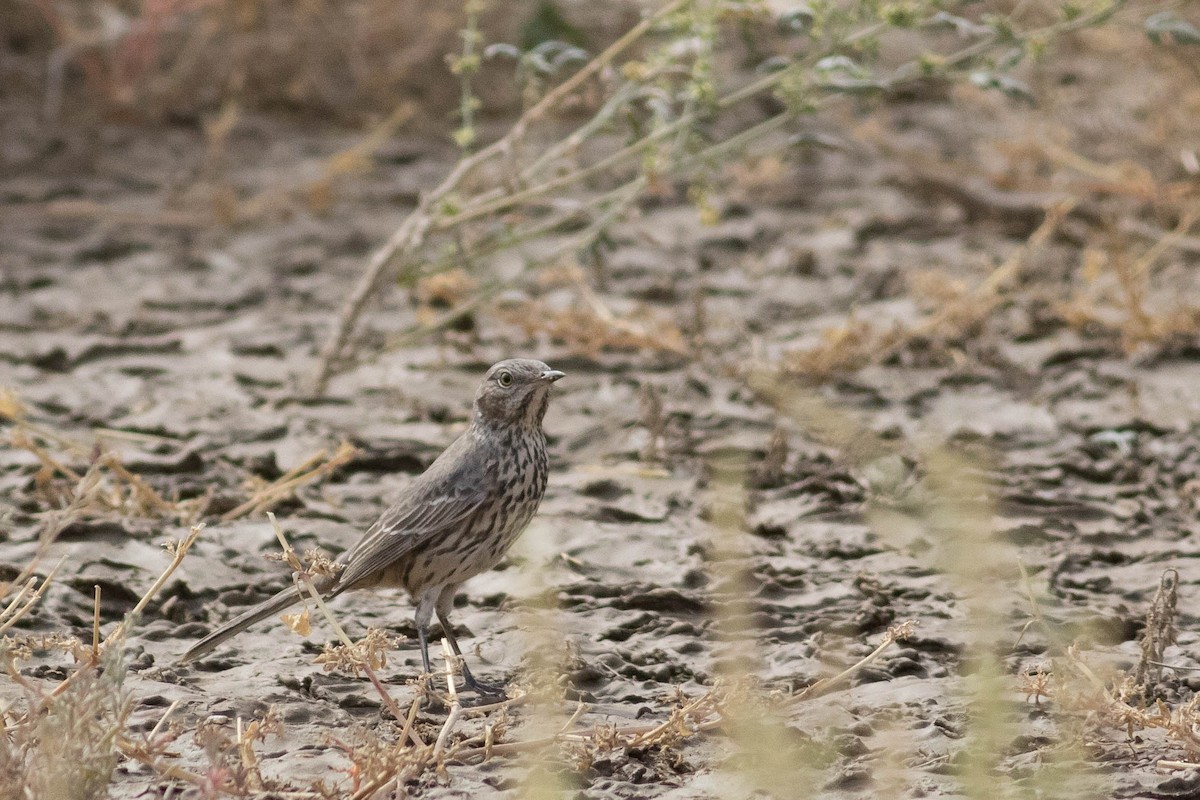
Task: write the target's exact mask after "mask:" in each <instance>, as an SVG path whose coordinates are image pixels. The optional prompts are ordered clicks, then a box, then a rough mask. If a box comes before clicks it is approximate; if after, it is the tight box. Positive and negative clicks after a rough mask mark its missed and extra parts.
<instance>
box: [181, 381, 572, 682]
mask: <svg viewBox="0 0 1200 800" xmlns="http://www.w3.org/2000/svg"><path fill="white" fill-rule="evenodd" d="M562 376H563V373H561V372H559V371H557V370H553V369H550V367H548V366H547V365H546V364H543V363H542V362H541V361H532V360H529V359H510V360H508V361H501V362H500V363H499V364H496V365H495V366H493V367H492V368H491V369H490V370H488V373H487V375H486V376H485V377H484V379H483V382H482V383H481V384H480V385H479V390H478V392H476V394H475V406H474V416H473V418H472V420H471V425H470V427H469V428H467V430H466V431H465V432H464V433H463V434H462V435H461V436H459V437H458V439H456V440H455V441H454V443H453V444H451V445H450V446H449V447H448V448H446V450H445V452H443V453H442V454H441V455H440V456H438V458H437V460H436V461H434V462H433V464H431V465H430V466H429V469H427V470H426V471H425V472H424V473H423V474H421V475H420V476H419V477H417V478H416V479H414V480H413V482H412V483H411V484H409V485H408V486H407V487H406V489H405V491H404V494H403V496H402V497H401V498H400V499H399V500H397V501H396V503H395V504H394V505H393V506H392V507H391V508H389V509H388V510H387V511H385V512H384V513H383V515H382V516H380V518H379V519H378V520H377V521H376V522H375V524H374V525H372V526H371V528H370V529H369V530H368V531H367V532H366V534H365V535H364V536H363V538H362V539H361V540H360V541H359V542H358V544H356V545H355V546H354V547H352V548H350V549H349V550H347V551H346V552H345V553H343V554H342V555H341V556H340V557H339V558H338V563H339V564H341V565H342V569H341V571H340V573H339V574H338V575H337V576H336V577H333V578H324V579H318V581H319V582H318V583H317V588H318V589H319V590H321V592H322V594H323V595H324V596H325V597H326V598H330V597H334V596H336V595H339V594H341V593H342V592H345V591H349V590H351V589H366V588H371V587H399V588H403V589H406V590H408V593H409V594H410V595H411V596H412V598H413V602H414V603H415V604H416V624H417V632H418V634H419V636H420V644H421V660H422V662H423V663H424V665H425V671H426V672H429V671H430V666H429V646H428V629H429V623H430V621H431V620H432V618H433V615H434V614H435V613H436V614H437V617H438V620H439V621H440V622H441V623H442V631H443V635H444V636H445V637H446V638H447V639H448V640H449V642H450V646H451V647H452V648H453V649H454V652H455V653H456V654H458V655H459V656H461V655H462V653H461V651H460V650H459V648H458V642H456V641H455V640H454V629H453V627H452V626H451V625H450V619H449V617H450V609H451V608H452V607H453V604H454V595H455V593H456V592H457V591H458V587H459V586H460V585H461V584H462V582H463V581H465V580H467V579H468V578H470V577H472V576H474V575H478V574H479V573H481V572H485V571H487V570H489V569H491V568H492V567H494V566H496V564H497V563H498V562H499V561H500V559H501V558H503V557H504V554H505V552H507V551H508V548H509V547H510V546H511V545H512V543H513V541H515V540H516V538H517V536H518V535H520V533H521V531H522V530H523V529H524V528H525V526H526V525H527V524H528V523H529V520H530V519H531V518H532V517H533V514H534V512H535V511H537V507H538V505H539V504H540V503H541V501H542V495H543V494H544V493H545V491H546V471H547V462H546V436H545V434H544V433H543V432H542V418H543V417H544V416H545V414H546V407H547V404H548V403H549V399H550V386H551V384H553V383H554V382H555V381H557V380H558V379H559V378H561V377H562ZM299 600H300V594H299V592H298V591H297V589H296V587H294V586H293V587H290V588H288V589H285V590H283V591H282V592H280V593H279V594H277V595H275V596H274V597H272V598H271V599H269V600H266V601H264V602H262V603H260V604H259V605H257V606H255V607H254V608H251V609H250V610H248V611H246V612H245V613H243V614H242V615H241V616H239V617H237V618H236V619H234V620H232V621H231V622H229V623H227V624H226V625H224V626H222V627H220V628H218V629H217V630H215V631H213V632H212V633H210V634H209V635H208V636H206V637H205V638H204V639H202V640H200V641H199V642H197V643H196V645H195V646H193V647H192V648H191V649H190V650H188V651H187V652H186V653H185V654H184V655H183V657H182V658H181V659H180V663H186V662H188V661H191V660H192V659H195V658H197V657H198V656H201V655H203V654H205V653H207V652H208V651H210V650H212V649H213V648H214V647H216V646H217V645H219V644H220V643H221V642H224V641H225V640H226V639H228V638H230V637H231V636H234V635H235V634H237V633H240V632H241V631H243V630H245V629H246V628H248V627H250V626H251V625H253V624H254V623H256V622H258V621H259V620H262V619H266V618H267V617H270V616H272V615H275V614H278V613H279V612H280V611H282V610H284V609H285V608H287V607H288V606H290V605H292V604H293V603H297V602H299ZM463 678H464V679H465V681H466V685H467V688H470V689H474V690H475V691H477V692H481V693H488V694H494V693H496V691H497V690H495V689H493V688H492V687H487V686H484V685H483V684H481V683H480V682H478V681H476V680H475V678H474V677H473V676H472V675H471V671H470V670H469V669H467V667H466V665H465V664H464V665H463Z"/></svg>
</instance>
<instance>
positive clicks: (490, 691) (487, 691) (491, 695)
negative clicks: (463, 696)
mask: <svg viewBox="0 0 1200 800" xmlns="http://www.w3.org/2000/svg"><path fill="white" fill-rule="evenodd" d="M462 690H463V691H466V692H474V693H475V697H476V699H477V700H478V701H479V702H477V703H475V705H490V704H492V703H502V702H504V701H505V700H507V699H508V693H507V692H505V691H504V687H503V686H501V685H500V684H498V683H484V682H483V681H480V680H476V679H475V676H474V675H471V674H469V673H468V674H467V675H466V676H465V678H464V680H463V688H462Z"/></svg>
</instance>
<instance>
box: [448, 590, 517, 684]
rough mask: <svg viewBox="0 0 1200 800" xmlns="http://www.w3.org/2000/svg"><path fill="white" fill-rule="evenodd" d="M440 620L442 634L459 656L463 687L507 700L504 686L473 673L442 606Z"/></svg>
mask: <svg viewBox="0 0 1200 800" xmlns="http://www.w3.org/2000/svg"><path fill="white" fill-rule="evenodd" d="M438 622H440V623H442V636H445V637H446V641H447V642H449V643H450V649H451V650H453V651H454V655H456V656H458V663H459V666H460V667H461V668H462V676H463V687H464V688H466V689H469V690H470V691H472V692H474V693H475V694H477V695H479V696H480V697H486V698H488V699H489V700H490V699H495V700H497V701H499V700H507V699H508V695H507V694H505V692H504V687H503V686H500V685H497V684H494V683H484V682H483V681H480V680H476V678H475V676H474V675H472V674H471V669H470V667H468V666H467V661H466V659H465V658H463V654H462V650H460V649H459V647H458V640H457V639H455V638H454V626H453V625H451V624H450V615H449V614H447V613H443V611H442V609H440V608H439V609H438Z"/></svg>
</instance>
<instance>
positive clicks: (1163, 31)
mask: <svg viewBox="0 0 1200 800" xmlns="http://www.w3.org/2000/svg"><path fill="white" fill-rule="evenodd" d="M1145 29H1146V35H1147V36H1148V37H1150V41H1152V42H1154V43H1155V44H1166V43H1167V40H1168V39H1169V40H1171V41H1173V42H1174V43H1175V44H1200V28H1197V27H1196V26H1195V25H1193V24H1192V23H1190V22H1188V21H1187V20H1186V19H1183V18H1182V17H1180V16H1179V15H1177V14H1176V13H1175V12H1174V11H1160V12H1158V13H1157V14H1151V15H1150V16H1148V17H1146V25H1145Z"/></svg>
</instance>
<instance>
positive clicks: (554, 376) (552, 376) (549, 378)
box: [542, 369, 567, 383]
mask: <svg viewBox="0 0 1200 800" xmlns="http://www.w3.org/2000/svg"><path fill="white" fill-rule="evenodd" d="M566 374H567V373H565V372H559V371H558V370H556V369H548V370H546V371H545V372H543V373H542V380H544V381H546V383H554V382H555V381H556V380H558V379H559V378H561V377H563V376H564V375H566Z"/></svg>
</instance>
